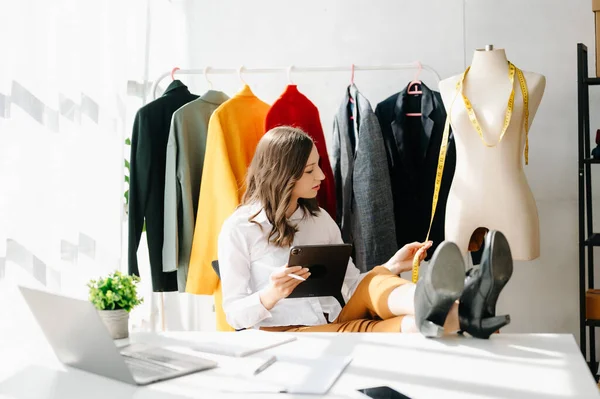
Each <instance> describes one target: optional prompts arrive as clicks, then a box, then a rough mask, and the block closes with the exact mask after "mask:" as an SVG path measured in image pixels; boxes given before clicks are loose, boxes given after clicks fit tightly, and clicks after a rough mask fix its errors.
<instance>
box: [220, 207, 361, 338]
mask: <svg viewBox="0 0 600 399" xmlns="http://www.w3.org/2000/svg"><path fill="white" fill-rule="evenodd" d="M259 210H260V211H261V212H260V213H259V214H258V215H257V216H256V217H255V218H254V221H255V222H257V223H259V224H260V225H261V226H262V230H261V228H260V227H259V226H258V225H256V224H255V223H251V222H249V221H248V218H249V217H250V216H252V215H253V214H255V213H256V212H258V211H259ZM289 221H290V223H292V224H295V225H296V226H297V228H298V232H297V233H296V235H295V236H294V240H293V243H292V245H318V244H341V243H343V241H342V236H341V233H340V230H339V228H338V226H337V224H336V223H335V221H334V220H333V219H332V218H331V216H329V214H328V213H327V212H326V211H325V210H323V209H321V210H320V212H319V213H318V215H317V216H311V215H310V214H308V213H307V214H306V217H304V211H303V210H302V208H300V207H298V209H297V210H296V212H294V214H293V215H292V216H291V217H290V219H289ZM270 231H271V223H270V222H269V220H268V219H267V215H266V213H265V212H264V211H263V210H262V207H261V206H260V205H257V204H252V205H242V206H240V207H239V208H238V209H236V211H235V212H234V213H233V214H232V215H231V216H230V217H229V218H228V219H227V220H226V221H225V222H224V223H223V227H222V228H221V233H220V234H219V244H218V256H219V258H218V259H219V270H220V274H221V286H222V289H223V310H224V311H225V315H226V317H227V322H228V323H229V325H230V326H232V327H233V328H235V329H241V328H258V327H261V326H290V325H307V326H309V325H320V324H326V323H327V320H325V316H324V314H323V313H328V314H329V321H333V320H335V318H336V317H337V316H338V315H339V313H340V311H341V306H340V304H339V302H338V301H337V300H336V299H335V298H333V297H319V298H285V299H282V300H280V301H279V302H277V304H276V305H275V306H274V307H273V308H272V309H271V310H270V311H269V310H267V309H266V308H265V307H264V306H263V305H262V303H261V302H260V298H259V291H260V290H261V289H263V288H265V287H267V286H268V284H269V276H270V275H271V273H272V272H273V270H275V269H276V268H278V267H281V266H283V265H284V264H286V263H287V261H288V258H289V249H290V248H289V247H283V248H282V247H277V246H275V245H273V244H269V242H268V237H269V233H270ZM363 277H364V274H360V271H359V270H358V269H357V268H356V266H354V263H352V260H350V261H349V262H348V269H347V270H346V277H345V279H344V285H343V288H342V295H343V297H344V300H345V301H346V303H347V302H348V300H349V299H350V296H351V295H352V294H353V293H354V290H355V289H356V286H357V285H358V283H359V282H360V280H362V278H363Z"/></svg>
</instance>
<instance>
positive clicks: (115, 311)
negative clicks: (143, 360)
mask: <svg viewBox="0 0 600 399" xmlns="http://www.w3.org/2000/svg"><path fill="white" fill-rule="evenodd" d="M139 281H140V278H139V277H138V276H130V275H127V274H123V273H121V272H119V271H115V272H114V273H112V274H109V275H108V276H106V277H105V278H100V279H98V280H90V281H89V282H88V284H87V286H88V287H89V289H90V297H89V300H90V302H92V303H93V304H94V306H95V307H96V309H98V313H99V314H100V317H101V318H102V321H103V322H104V324H105V325H106V327H107V328H108V331H109V333H110V335H111V336H112V338H113V339H121V338H127V337H128V336H129V312H130V311H131V309H133V308H134V307H136V306H137V305H139V304H140V303H142V302H143V300H144V299H143V298H140V297H138V294H137V283H139Z"/></svg>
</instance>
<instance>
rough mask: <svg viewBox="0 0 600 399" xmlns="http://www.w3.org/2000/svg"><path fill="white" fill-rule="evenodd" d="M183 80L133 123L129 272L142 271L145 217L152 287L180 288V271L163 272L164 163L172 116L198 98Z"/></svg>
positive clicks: (140, 113) (163, 288)
mask: <svg viewBox="0 0 600 399" xmlns="http://www.w3.org/2000/svg"><path fill="white" fill-rule="evenodd" d="M197 98H198V96H196V95H194V94H191V93H190V91H189V90H188V88H187V86H185V85H184V84H183V83H181V81H179V80H174V81H173V82H172V83H171V84H170V85H169V87H167V90H166V91H165V93H164V94H163V95H162V96H161V97H159V98H157V99H156V100H154V101H152V102H151V103H148V104H146V105H144V106H143V107H142V108H140V109H139V110H138V112H137V114H136V116H135V121H134V123H133V133H132V138H131V157H130V165H131V167H130V182H129V273H130V274H135V275H138V276H139V274H140V272H139V269H138V262H137V256H136V253H137V250H138V246H139V243H140V237H141V235H142V229H143V226H144V219H145V220H146V235H147V237H148V250H149V252H150V268H151V272H152V290H153V291H154V292H162V291H177V290H178V288H177V273H176V272H171V273H164V272H163V265H162V245H163V237H164V231H163V226H164V196H165V163H166V154H167V141H168V139H169V128H170V124H171V117H172V116H173V113H175V111H177V110H178V109H179V108H180V107H182V106H183V105H185V104H187V103H189V102H190V101H193V100H195V99H197Z"/></svg>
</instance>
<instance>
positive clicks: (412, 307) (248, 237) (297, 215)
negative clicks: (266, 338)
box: [218, 127, 512, 336]
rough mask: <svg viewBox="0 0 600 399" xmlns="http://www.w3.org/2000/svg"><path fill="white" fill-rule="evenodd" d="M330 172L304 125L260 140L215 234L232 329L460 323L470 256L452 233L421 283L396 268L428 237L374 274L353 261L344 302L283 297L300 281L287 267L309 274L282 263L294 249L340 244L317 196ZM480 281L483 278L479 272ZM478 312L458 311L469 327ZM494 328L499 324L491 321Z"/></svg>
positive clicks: (412, 327)
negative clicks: (238, 198)
mask: <svg viewBox="0 0 600 399" xmlns="http://www.w3.org/2000/svg"><path fill="white" fill-rule="evenodd" d="M324 178H325V176H324V175H323V172H322V171H321V169H320V167H319V154H318V152H317V149H316V147H315V146H314V144H313V141H312V139H311V138H310V137H309V136H308V135H306V134H305V133H304V132H302V131H301V130H299V129H295V128H291V127H278V128H275V129H272V130H270V131H269V132H267V133H266V134H265V135H264V136H263V138H262V139H261V140H260V142H259V144H258V146H257V148H256V153H255V155H254V158H253V160H252V163H251V165H250V167H249V170H248V177H247V184H246V187H247V189H246V192H245V194H244V197H243V200H242V205H241V206H239V207H238V208H237V209H236V211H235V212H234V213H233V214H232V215H231V216H230V217H229V218H228V219H227V220H226V221H225V223H224V224H223V227H222V230H221V233H220V235H219V245H218V247H219V250H218V255H219V266H220V274H221V284H222V290H223V308H224V310H225V314H226V316H227V321H228V323H229V324H230V325H231V326H232V327H233V328H235V329H243V328H260V329H262V330H267V331H312V332H343V331H348V332H366V331H373V332H391V331H394V332H399V331H402V332H417V331H421V332H422V333H424V334H425V335H427V336H439V335H440V334H441V333H443V332H444V331H445V332H453V331H457V330H459V329H460V328H461V323H460V322H459V305H458V302H457V299H458V298H459V297H460V295H461V293H462V290H463V287H464V278H465V276H464V264H463V259H462V256H461V254H460V252H459V251H458V248H457V247H456V245H454V244H452V243H449V242H444V243H442V244H441V245H440V246H439V247H438V249H437V250H436V253H435V254H434V256H433V257H432V260H431V262H430V266H429V268H428V269H427V272H426V273H425V274H424V276H423V278H421V279H420V280H419V284H418V285H417V286H415V285H414V284H412V283H411V282H409V281H406V280H404V279H402V278H400V277H398V274H400V273H401V272H404V271H408V270H411V268H412V260H413V258H414V256H415V255H416V254H418V256H419V258H420V259H421V260H422V259H424V258H425V256H426V254H427V252H426V251H427V249H428V248H430V247H431V242H427V243H412V244H408V245H405V246H404V247H403V248H401V249H400V250H399V251H398V252H397V253H396V254H395V255H394V256H392V258H391V259H390V260H389V261H388V262H386V263H385V264H384V265H381V266H377V267H375V268H374V269H373V270H371V271H369V272H368V273H363V274H360V273H359V271H358V269H357V268H356V267H355V266H354V264H353V263H352V261H350V262H349V263H348V268H347V271H346V276H345V280H344V288H343V292H342V294H343V296H344V299H345V301H346V305H345V306H344V308H343V309H342V308H341V306H340V304H339V303H338V301H336V300H335V299H334V298H332V297H326V298H323V297H319V298H289V299H286V298H287V296H289V295H290V293H291V292H292V291H293V290H294V288H296V287H297V286H298V285H299V284H302V281H301V280H299V279H295V278H293V277H290V276H289V274H290V273H294V274H296V275H297V276H300V277H302V278H304V279H306V278H309V277H310V272H309V270H308V269H306V268H302V267H301V266H296V265H290V267H288V265H286V264H285V263H286V262H287V259H288V257H289V248H290V247H291V246H292V245H308V244H312V245H316V244H340V243H342V239H341V234H340V230H339V228H338V226H337V224H336V223H335V221H334V220H333V219H332V218H331V217H330V216H329V215H328V213H327V212H325V211H324V210H322V209H320V208H319V207H318V205H317V203H316V199H315V197H316V195H317V192H318V190H319V187H320V184H321V182H322V181H323V179H324ZM511 265H512V264H511ZM475 280H477V281H479V280H480V277H478V276H474V277H473V278H472V281H475ZM471 285H473V283H471ZM479 285H481V284H480V283H478V286H479ZM496 287H498V284H496ZM415 291H416V292H415ZM471 291H473V292H472V293H471V296H472V297H477V296H478V295H477V294H479V292H478V290H477V289H475V290H474V289H471ZM487 296H488V297H489V295H487ZM492 296H493V295H492ZM470 305H471V304H470ZM475 305H477V306H479V304H475ZM484 305H485V304H484ZM477 306H469V308H468V311H469V312H471V313H473V310H472V308H477ZM479 307H481V306H479ZM483 307H485V306H483ZM494 307H495V303H494ZM478 309H479V308H478ZM478 312H479V314H476V315H474V316H473V317H467V316H465V317H462V319H464V322H462V324H463V326H467V327H469V325H470V324H476V325H477V326H480V325H481V320H478V319H477V318H478V317H479V319H481V317H480V316H481V315H482V310H478ZM415 313H416V314H415ZM461 316H462V315H461ZM484 316H485V317H488V316H490V315H489V314H486V315H484ZM461 321H462V320H461ZM488 324H489V323H488ZM487 327H490V326H489V325H487ZM491 327H493V328H494V329H497V328H498V326H497V325H495V324H494V325H493V326H491ZM488 329H489V328H488ZM467 331H469V330H467Z"/></svg>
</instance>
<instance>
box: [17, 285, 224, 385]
mask: <svg viewBox="0 0 600 399" xmlns="http://www.w3.org/2000/svg"><path fill="white" fill-rule="evenodd" d="M19 289H20V290H21V293H22V294H23V297H24V298H25V301H26V302H27V305H28V306H29V308H30V309H31V312H32V313H33V315H34V317H35V319H36V320H37V322H38V324H39V326H40V328H41V329H42V331H43V332H44V335H45V336H46V339H47V340H48V342H49V343H50V345H51V346H52V349H53V350H54V353H56V356H57V357H58V359H59V360H60V361H61V362H62V363H64V364H65V365H67V366H71V367H74V368H77V369H80V370H84V371H87V372H90V373H94V374H98V375H101V376H104V377H108V378H112V379H115V380H119V381H122V382H125V383H128V384H132V385H147V384H151V383H153V382H157V381H163V380H167V379H171V378H175V377H179V376H182V375H187V374H191V373H195V372H197V371H201V370H207V369H211V368H214V367H216V366H217V362H215V361H213V360H208V359H203V358H201V357H196V356H192V355H186V354H184V353H179V352H175V351H171V350H168V349H165V348H161V347H158V346H149V345H145V344H132V345H127V346H125V347H121V348H117V346H116V345H115V343H114V341H113V340H112V338H111V336H110V334H109V332H108V330H107V328H106V327H105V325H104V323H103V322H102V319H100V315H99V314H98V312H97V310H96V308H95V307H94V305H92V303H90V302H88V301H85V300H79V299H75V298H69V297H66V296H62V295H57V294H53V293H50V292H46V291H41V290H37V289H32V288H27V287H22V286H19Z"/></svg>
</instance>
